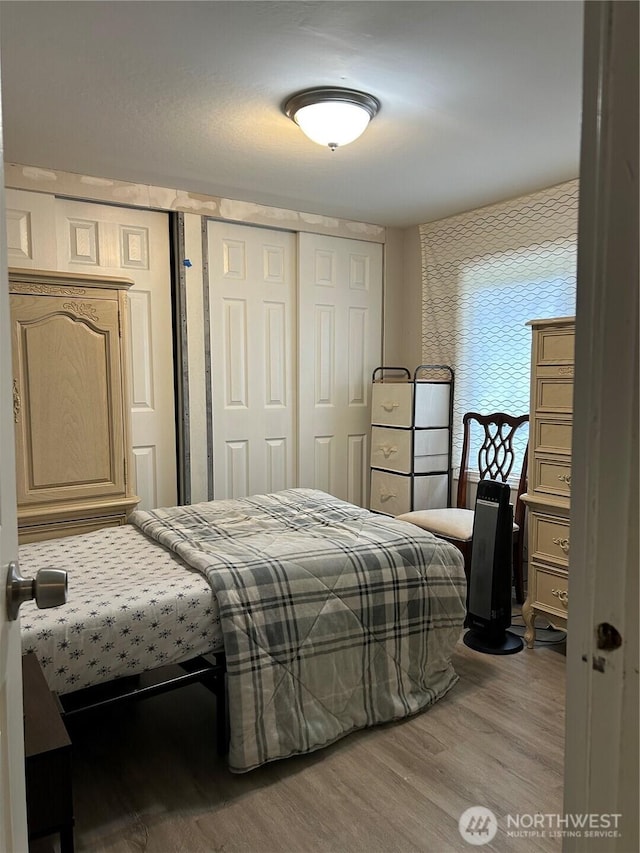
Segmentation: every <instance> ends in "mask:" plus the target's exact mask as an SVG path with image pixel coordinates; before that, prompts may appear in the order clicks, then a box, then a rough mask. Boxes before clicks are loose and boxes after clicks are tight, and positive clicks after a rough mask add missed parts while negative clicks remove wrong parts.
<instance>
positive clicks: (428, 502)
mask: <svg viewBox="0 0 640 853" xmlns="http://www.w3.org/2000/svg"><path fill="white" fill-rule="evenodd" d="M448 487H449V480H448V477H447V475H446V474H442V475H440V474H437V475H430V476H422V477H411V476H409V475H406V474H393V473H391V472H388V471H378V470H375V469H373V470H372V471H371V499H370V507H371V509H372V510H373V511H374V512H383V513H385V514H386V515H402V514H403V513H405V512H411V511H412V510H414V509H441V508H443V507H446V505H447V500H448Z"/></svg>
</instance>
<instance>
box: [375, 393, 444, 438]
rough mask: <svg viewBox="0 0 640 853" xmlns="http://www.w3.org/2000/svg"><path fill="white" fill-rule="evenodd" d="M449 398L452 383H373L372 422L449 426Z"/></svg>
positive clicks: (387, 424) (396, 424)
mask: <svg viewBox="0 0 640 853" xmlns="http://www.w3.org/2000/svg"><path fill="white" fill-rule="evenodd" d="M414 394H415V420H414V417H413V406H414ZM450 400H451V384H450V383H449V382H374V383H373V386H372V391H371V423H372V424H379V425H380V426H396V427H411V426H415V427H428V428H430V429H433V428H438V427H441V428H442V429H445V428H448V426H449V412H450Z"/></svg>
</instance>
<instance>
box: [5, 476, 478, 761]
mask: <svg viewBox="0 0 640 853" xmlns="http://www.w3.org/2000/svg"><path fill="white" fill-rule="evenodd" d="M130 522H131V523H130V524H128V525H125V526H124V527H119V528H107V529H104V530H100V531H96V532H93V533H88V534H84V535H82V536H73V537H67V538H65V539H59V540H52V541H48V542H39V543H32V544H29V545H24V546H21V548H20V565H21V570H22V572H23V574H25V575H33V573H35V572H36V571H37V570H38V569H39V568H42V567H43V566H45V565H48V566H56V567H60V568H67V569H68V572H69V594H68V601H67V604H66V605H65V606H64V607H61V608H59V609H52V610H44V611H39V610H37V609H35V607H34V606H33V605H32V604H31V603H29V604H27V605H24V606H23V608H22V620H21V625H22V640H23V651H24V652H33V653H34V654H35V655H36V656H37V657H38V659H39V660H40V663H41V665H42V668H43V672H44V674H45V677H46V679H47V682H48V684H49V687H50V688H51V689H52V690H53V691H55V692H56V693H57V694H58V695H59V696H61V697H63V698H64V697H73V696H75V695H79V694H80V693H82V691H83V690H85V689H93V688H95V686H96V685H100V684H102V683H104V684H107V683H109V684H112V683H114V680H115V683H117V682H118V680H121V679H124V678H126V677H131V676H137V675H138V674H139V673H141V672H145V671H153V670H155V669H156V667H158V666H165V665H167V664H174V663H179V664H182V663H184V662H188V661H193V660H202V659H203V656H207V655H209V656H213V657H212V658H210V659H212V660H214V661H215V662H216V663H217V664H219V663H220V661H221V660H224V667H225V683H226V694H225V695H226V703H227V704H228V714H229V716H228V720H229V743H228V745H229V751H228V761H229V768H230V769H231V770H232V771H235V772H244V771H247V770H251V769H253V768H254V767H257V766H260V765H261V764H264V763H266V762H268V761H272V760H274V759H277V758H285V757H287V756H290V755H294V754H299V753H305V752H310V751H313V750H315V749H319V748H320V747H323V746H326V745H328V744H329V743H332V742H334V741H336V740H338V739H339V738H340V737H343V736H344V735H346V734H348V733H349V732H350V731H353V730H356V729H360V728H364V727H367V726H371V725H375V724H377V723H383V722H389V721H392V720H397V719H401V718H404V717H406V716H409V715H411V714H414V713H417V712H418V711H420V710H422V709H424V708H426V707H428V706H429V705H431V704H433V703H434V702H436V701H437V700H438V699H439V698H441V697H442V696H443V695H445V693H447V692H448V690H450V689H451V687H452V686H453V685H454V684H455V682H456V680H457V676H456V674H455V672H454V670H453V667H452V665H451V660H450V657H451V652H452V650H453V647H454V646H455V644H456V642H457V641H458V639H459V637H460V634H461V630H462V627H463V621H464V615H465V606H464V601H465V592H466V588H465V576H464V568H463V561H462V557H461V555H460V552H459V551H458V550H457V549H455V548H454V547H453V546H451V545H449V544H448V543H446V542H444V541H442V540H439V539H436V538H435V537H433V536H432V535H431V534H429V533H427V532H426V531H423V530H421V529H420V528H418V527H416V526H415V525H410V524H407V523H406V522H402V521H398V520H396V519H393V518H388V517H384V516H379V515H375V514H373V513H371V512H369V511H368V510H365V509H362V508H360V507H356V506H354V505H352V504H350V503H347V502H345V501H341V500H339V499H337V498H335V497H332V496H330V495H328V494H326V493H324V492H321V491H318V490H314V489H288V490H284V491H281V492H276V493H273V494H270V495H256V496H253V497H249V498H241V499H237V500H220V501H211V502H206V503H201V504H195V505H192V506H188V507H171V508H163V509H158V510H153V511H137V512H135V513H134V514H133V515H132V516H131V518H130Z"/></svg>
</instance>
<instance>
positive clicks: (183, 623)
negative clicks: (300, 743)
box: [19, 525, 223, 694]
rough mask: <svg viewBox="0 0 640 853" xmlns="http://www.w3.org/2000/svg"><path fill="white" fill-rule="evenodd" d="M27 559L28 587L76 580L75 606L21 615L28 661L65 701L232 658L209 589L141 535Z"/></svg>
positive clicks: (23, 551)
mask: <svg viewBox="0 0 640 853" xmlns="http://www.w3.org/2000/svg"><path fill="white" fill-rule="evenodd" d="M19 559H20V570H21V572H22V574H23V575H24V576H25V577H33V576H35V574H36V573H37V572H38V570H39V569H42V568H59V569H66V571H67V573H68V583H69V590H68V596H67V603H66V605H63V606H61V607H56V608H51V609H49V610H38V609H37V608H36V606H35V603H34V602H31V601H30V602H27V603H25V604H23V605H22V607H21V609H20V613H21V636H22V651H23V653H27V652H33V653H34V654H35V655H36V656H37V658H38V660H39V661H40V664H41V666H42V671H43V672H44V675H45V678H46V680H47V683H48V685H49V688H50V689H51V690H54V691H56V692H57V693H59V694H64V693H70V692H72V691H74V690H79V689H80V688H82V687H88V686H90V685H93V684H100V683H102V682H107V681H112V680H113V679H116V678H120V677H122V676H127V675H137V674H139V673H141V672H144V671H145V670H149V669H155V668H156V667H158V666H161V665H164V664H169V663H178V662H180V661H182V660H188V659H189V658H192V657H195V656H196V655H199V654H206V653H209V652H214V651H221V650H222V649H223V640H222V631H221V627H220V615H219V610H218V603H217V600H216V597H215V594H214V592H213V591H212V589H211V586H210V584H209V582H208V581H207V579H206V578H205V577H204V576H203V575H202V574H201V573H200V572H199V571H197V570H195V569H193V568H191V567H190V566H188V565H187V564H186V563H185V562H184V561H183V560H182V559H181V558H180V557H179V556H178V555H177V554H175V553H173V552H171V551H169V550H167V549H166V548H163V547H162V546H161V545H158V544H157V543H156V542H153V541H152V540H150V539H149V538H148V537H147V536H145V534H144V533H142V532H141V531H140V530H139V529H137V528H135V527H133V526H131V525H125V526H123V527H110V528H106V529H103V530H97V531H95V532H93V533H85V534H82V535H81V536H68V537H66V538H63V539H55V540H49V541H45V542H34V543H30V544H27V545H22V546H20V549H19Z"/></svg>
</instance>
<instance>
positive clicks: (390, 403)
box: [380, 400, 400, 412]
mask: <svg viewBox="0 0 640 853" xmlns="http://www.w3.org/2000/svg"><path fill="white" fill-rule="evenodd" d="M380 405H381V406H382V408H383V409H384V410H385V412H392V411H393V410H394V409H397V408H398V406H399V405H400V403H399V402H398V401H397V400H386V401H385V402H384V403H380Z"/></svg>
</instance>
